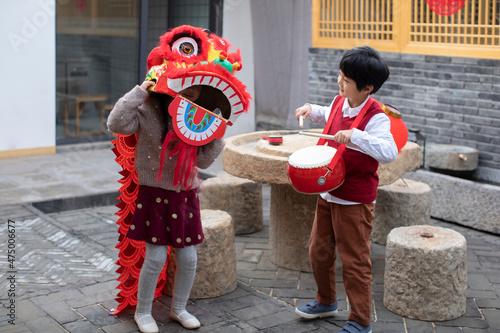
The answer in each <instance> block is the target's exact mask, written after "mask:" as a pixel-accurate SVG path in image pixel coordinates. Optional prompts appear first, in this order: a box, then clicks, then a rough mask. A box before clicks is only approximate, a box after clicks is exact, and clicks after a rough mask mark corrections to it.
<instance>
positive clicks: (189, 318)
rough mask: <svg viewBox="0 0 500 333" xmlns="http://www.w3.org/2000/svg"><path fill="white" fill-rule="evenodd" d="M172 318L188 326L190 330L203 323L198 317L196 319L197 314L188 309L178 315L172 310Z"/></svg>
mask: <svg viewBox="0 0 500 333" xmlns="http://www.w3.org/2000/svg"><path fill="white" fill-rule="evenodd" d="M170 318H172V319H173V320H175V321H178V322H179V323H181V325H182V326H184V328H187V329H188V330H192V329H195V328H198V327H200V325H201V324H200V322H199V321H198V319H196V317H195V316H193V315H192V314H190V313H189V312H187V311H182V312H181V313H179V314H178V315H177V314H175V313H174V311H170Z"/></svg>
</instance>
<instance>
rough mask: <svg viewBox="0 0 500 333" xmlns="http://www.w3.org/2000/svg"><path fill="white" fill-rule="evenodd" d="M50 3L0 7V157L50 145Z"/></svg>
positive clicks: (35, 0)
mask: <svg viewBox="0 0 500 333" xmlns="http://www.w3.org/2000/svg"><path fill="white" fill-rule="evenodd" d="M55 3H56V1H55V0H22V1H2V4H1V5H0V32H1V34H2V38H1V39H0V50H1V52H0V63H1V64H2V65H1V68H2V69H1V72H0V73H1V79H0V92H1V93H0V96H1V97H0V98H1V103H0V119H1V121H0V133H1V134H0V135H1V136H0V138H1V140H0V156H2V155H5V151H12V150H19V149H33V148H34V149H36V148H43V147H55V133H56V131H55V95H56V94H55V73H56V70H55V63H56V60H55V59H56V58H55V36H56V34H55ZM32 153H33V152H32ZM14 155H15V154H14Z"/></svg>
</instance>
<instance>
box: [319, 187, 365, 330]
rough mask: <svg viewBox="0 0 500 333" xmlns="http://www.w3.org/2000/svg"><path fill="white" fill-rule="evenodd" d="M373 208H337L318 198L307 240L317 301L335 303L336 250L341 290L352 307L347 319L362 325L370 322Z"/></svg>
mask: <svg viewBox="0 0 500 333" xmlns="http://www.w3.org/2000/svg"><path fill="white" fill-rule="evenodd" d="M374 207H375V205H374V204H373V203H368V204H358V205H339V204H335V203H330V202H327V201H326V200H324V199H323V198H321V197H320V196H318V202H317V204H316V216H315V218H314V224H313V228H312V232H311V238H310V240H309V256H310V258H311V262H312V269H313V275H314V279H315V281H316V285H317V287H318V291H317V294H316V300H317V301H318V302H320V303H323V304H333V303H334V302H335V301H336V300H337V293H336V286H335V259H336V258H337V254H336V252H335V249H337V251H338V253H339V256H340V260H341V261H342V277H343V281H344V287H345V290H346V294H347V297H348V298H349V303H350V305H351V313H350V315H349V320H353V321H355V322H357V323H358V324H361V325H368V324H370V321H371V302H372V287H371V279H372V264H371V261H370V234H371V231H372V220H373V217H374V215H373V212H372V211H373V208H374Z"/></svg>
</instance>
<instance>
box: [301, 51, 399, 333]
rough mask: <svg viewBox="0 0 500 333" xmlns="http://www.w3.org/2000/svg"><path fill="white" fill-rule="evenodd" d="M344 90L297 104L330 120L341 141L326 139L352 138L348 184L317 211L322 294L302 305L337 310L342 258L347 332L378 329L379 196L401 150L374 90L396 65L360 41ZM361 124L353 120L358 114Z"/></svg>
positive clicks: (323, 313)
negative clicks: (375, 250)
mask: <svg viewBox="0 0 500 333" xmlns="http://www.w3.org/2000/svg"><path fill="white" fill-rule="evenodd" d="M339 68H340V74H339V77H338V84H339V87H340V91H339V95H337V97H336V98H335V99H334V100H333V102H332V103H331V104H330V106H328V107H326V106H319V105H314V104H305V105H304V106H301V107H299V108H298V109H297V110H295V116H296V118H297V120H299V118H300V116H302V117H303V118H304V119H305V118H307V117H310V118H311V119H312V121H314V122H315V123H318V124H322V125H326V126H325V130H324V131H323V133H325V134H330V135H333V136H334V140H324V139H322V141H323V142H322V141H321V140H320V142H319V144H322V143H327V144H328V145H330V146H332V147H334V148H336V149H337V148H338V147H339V145H340V144H346V149H345V150H344V152H343V154H342V158H343V160H344V163H345V167H346V176H345V180H344V183H343V184H342V185H341V186H339V187H338V188H337V189H335V190H333V191H331V192H326V193H322V194H320V195H319V197H318V202H317V205H316V216H315V218H314V224H313V228H312V232H311V238H310V242H309V256H310V258H311V262H312V269H313V275H314V279H315V281H316V285H317V293H316V300H315V301H314V302H311V303H309V304H306V305H303V306H299V307H298V308H296V309H295V312H296V313H297V314H298V315H299V316H301V317H303V318H307V319H311V318H320V317H329V316H334V315H335V314H336V313H337V310H338V307H337V294H336V288H335V259H336V257H337V255H336V251H335V250H337V251H338V253H339V256H340V260H341V261H342V277H343V281H344V286H345V290H346V293H347V297H348V299H349V304H350V306H351V313H350V315H349V318H348V323H347V325H346V326H344V328H343V329H342V330H341V331H340V332H342V333H347V332H348V333H371V331H372V330H371V325H370V321H371V304H372V301H371V296H372V291H371V279H372V269H371V268H372V266H371V261H370V234H371V230H372V220H373V217H374V215H373V208H374V207H375V199H376V197H377V186H378V175H377V169H378V165H379V163H384V164H385V163H390V162H392V161H393V160H394V159H395V158H396V156H397V155H398V150H397V147H396V144H395V142H394V139H393V137H392V134H391V131H390V127H391V123H390V120H389V118H388V117H387V115H386V114H385V113H384V111H383V110H382V109H381V107H380V106H379V104H378V103H377V102H376V101H374V100H373V99H372V98H371V97H370V95H371V94H374V93H375V92H377V91H378V90H379V89H380V87H381V86H382V84H383V83H384V82H385V81H386V80H387V78H388V77H389V69H388V67H387V65H386V64H385V62H384V61H383V60H382V59H381V58H380V55H379V54H378V52H377V51H375V50H374V49H372V48H371V47H367V46H364V47H358V48H354V49H352V50H349V51H347V52H346V53H345V54H344V56H343V57H342V60H341V61H340V66H339ZM358 115H359V116H360V117H362V118H361V119H360V122H359V124H358V125H357V126H356V128H351V125H352V124H353V122H354V121H355V120H356V118H357V117H358Z"/></svg>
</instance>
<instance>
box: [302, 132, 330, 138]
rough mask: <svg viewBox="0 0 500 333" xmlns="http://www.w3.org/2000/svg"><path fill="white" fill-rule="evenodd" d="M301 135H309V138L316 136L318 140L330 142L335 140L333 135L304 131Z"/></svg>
mask: <svg viewBox="0 0 500 333" xmlns="http://www.w3.org/2000/svg"><path fill="white" fill-rule="evenodd" d="M299 134H302V135H308V136H315V137H317V138H323V139H328V140H335V139H334V136H333V135H328V134H321V133H313V132H302V131H300V132H299Z"/></svg>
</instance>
